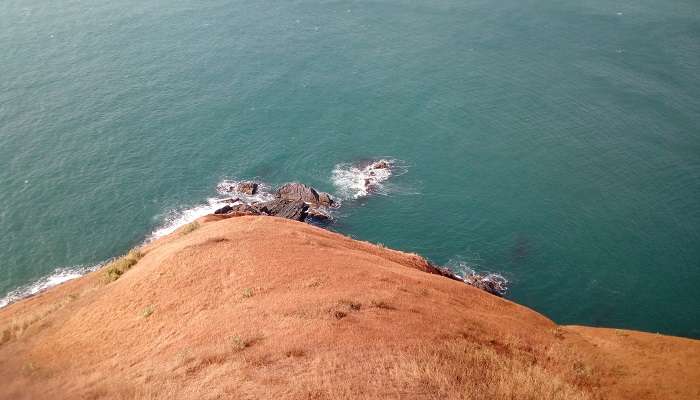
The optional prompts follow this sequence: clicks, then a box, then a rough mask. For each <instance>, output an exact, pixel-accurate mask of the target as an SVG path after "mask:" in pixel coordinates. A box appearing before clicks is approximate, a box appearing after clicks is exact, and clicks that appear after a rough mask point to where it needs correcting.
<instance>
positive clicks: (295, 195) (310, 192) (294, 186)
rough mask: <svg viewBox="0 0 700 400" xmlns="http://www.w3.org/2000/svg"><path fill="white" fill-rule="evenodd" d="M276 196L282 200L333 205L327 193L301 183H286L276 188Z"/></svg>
mask: <svg viewBox="0 0 700 400" xmlns="http://www.w3.org/2000/svg"><path fill="white" fill-rule="evenodd" d="M276 196H277V197H278V198H280V199H283V200H293V201H303V202H305V203H308V204H312V205H316V206H318V205H322V206H327V207H330V206H333V205H334V201H333V198H331V196H330V195H329V194H328V193H323V192H321V193H319V192H317V191H316V189H314V188H312V187H311V186H306V185H304V184H302V183H296V182H294V183H287V184H285V185H282V186H281V187H280V188H279V189H277V193H276Z"/></svg>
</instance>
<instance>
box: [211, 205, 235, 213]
mask: <svg viewBox="0 0 700 400" xmlns="http://www.w3.org/2000/svg"><path fill="white" fill-rule="evenodd" d="M231 211H233V207H231V206H230V205H228V204H227V205H225V206H223V207H221V208H219V209H218V210H216V211H214V214H215V215H224V214H228V213H230V212H231Z"/></svg>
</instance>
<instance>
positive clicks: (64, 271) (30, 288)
mask: <svg viewBox="0 0 700 400" xmlns="http://www.w3.org/2000/svg"><path fill="white" fill-rule="evenodd" d="M102 265H103V264H102V263H100V264H97V265H93V266H76V267H70V268H57V269H56V270H54V271H53V273H52V274H51V275H48V276H45V277H42V278H40V279H38V280H36V281H34V282H32V283H30V284H28V285H25V286H21V287H19V288H17V289H15V290H13V291H11V292H10V293H8V294H6V295H5V297H3V298H1V299H0V308H3V307H5V306H7V305H8V304H10V303H14V302H15V301H17V300H20V299H23V298H25V297H29V296H33V295H35V294H37V293H40V292H42V291H44V290H46V289H48V288H50V287H53V286H56V285H59V284H61V283H63V282H67V281H70V280H72V279H75V278H79V277H81V276H83V275H85V274H87V273H88V272H91V271H94V270H96V269H97V268H99V267H101V266H102Z"/></svg>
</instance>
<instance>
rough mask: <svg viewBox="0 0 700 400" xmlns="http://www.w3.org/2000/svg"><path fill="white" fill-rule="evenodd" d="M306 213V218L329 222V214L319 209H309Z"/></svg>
mask: <svg viewBox="0 0 700 400" xmlns="http://www.w3.org/2000/svg"><path fill="white" fill-rule="evenodd" d="M306 213H307V217H308V218H311V219H313V220H316V221H329V220H330V219H331V216H330V214H329V213H328V212H327V211H325V210H322V209H320V208H309V209H308V211H307V212H306Z"/></svg>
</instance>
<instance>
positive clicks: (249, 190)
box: [217, 181, 260, 196]
mask: <svg viewBox="0 0 700 400" xmlns="http://www.w3.org/2000/svg"><path fill="white" fill-rule="evenodd" d="M259 187H260V184H258V183H257V182H253V181H243V182H233V183H231V182H224V183H220V184H219V185H218V186H217V189H218V190H219V191H221V192H228V193H242V194H247V195H249V196H252V195H254V194H257V193H258V188H259Z"/></svg>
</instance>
